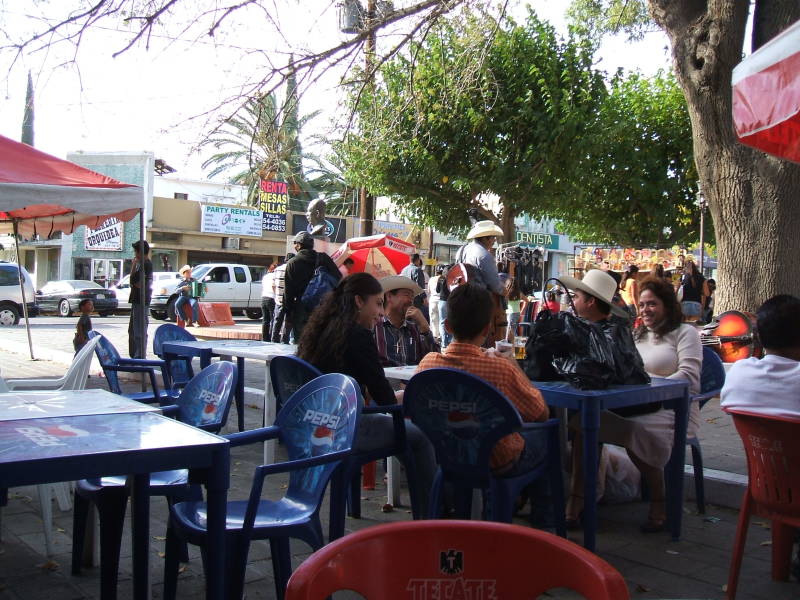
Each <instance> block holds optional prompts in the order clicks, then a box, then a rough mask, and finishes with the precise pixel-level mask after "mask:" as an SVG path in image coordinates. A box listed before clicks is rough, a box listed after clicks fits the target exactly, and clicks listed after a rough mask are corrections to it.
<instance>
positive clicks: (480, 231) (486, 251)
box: [456, 221, 504, 295]
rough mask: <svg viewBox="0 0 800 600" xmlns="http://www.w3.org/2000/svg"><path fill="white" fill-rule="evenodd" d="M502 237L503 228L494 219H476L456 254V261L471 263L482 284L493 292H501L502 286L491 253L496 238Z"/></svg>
mask: <svg viewBox="0 0 800 600" xmlns="http://www.w3.org/2000/svg"><path fill="white" fill-rule="evenodd" d="M499 237H503V230H502V229H500V228H499V227H498V226H497V224H496V223H495V222H494V221H478V222H477V223H475V225H474V226H473V227H472V229H470V230H469V233H468V234H467V239H468V240H470V243H468V244H467V245H466V246H463V247H462V248H461V249H460V250H459V251H458V253H457V254H456V261H457V262H463V263H466V264H468V265H472V266H473V267H475V268H476V269H478V271H479V272H480V274H481V279H482V282H483V284H484V285H485V286H486V287H487V288H488V289H489V290H490V291H492V292H494V293H495V294H501V295H502V294H503V292H504V290H503V286H502V284H501V283H500V278H499V277H498V275H497V264H496V262H495V258H494V255H493V254H492V253H491V249H492V246H494V243H495V242H496V241H497V238H499Z"/></svg>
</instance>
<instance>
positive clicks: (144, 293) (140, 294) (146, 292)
mask: <svg viewBox="0 0 800 600" xmlns="http://www.w3.org/2000/svg"><path fill="white" fill-rule="evenodd" d="M132 246H133V250H134V252H135V253H136V254H135V256H134V258H133V263H132V264H131V277H130V282H131V295H130V297H129V301H130V303H131V317H130V321H128V354H130V357H131V358H145V355H146V354H147V326H148V325H149V324H150V320H149V318H148V313H149V312H150V310H149V308H150V297H151V296H152V294H153V263H152V262H150V244H148V243H147V240H137V241H135V242H134V243H133V244H132ZM142 304H144V310H142Z"/></svg>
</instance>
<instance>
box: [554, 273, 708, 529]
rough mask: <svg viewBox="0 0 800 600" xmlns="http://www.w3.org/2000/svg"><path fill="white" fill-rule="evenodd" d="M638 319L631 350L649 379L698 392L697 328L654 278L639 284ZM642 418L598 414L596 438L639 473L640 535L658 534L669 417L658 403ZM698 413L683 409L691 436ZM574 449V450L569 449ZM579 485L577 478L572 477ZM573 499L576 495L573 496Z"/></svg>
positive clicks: (571, 509)
mask: <svg viewBox="0 0 800 600" xmlns="http://www.w3.org/2000/svg"><path fill="white" fill-rule="evenodd" d="M639 316H640V317H641V324H640V325H639V326H638V327H637V328H636V330H635V331H634V339H635V341H636V348H637V350H639V354H640V355H641V357H642V360H643V361H644V368H645V370H646V371H647V372H648V373H649V374H650V375H651V376H652V377H664V378H667V379H682V380H684V381H687V382H688V383H689V394H690V395H694V394H698V393H699V392H700V368H701V366H702V361H703V349H702V346H701V344H700V335H699V333H698V331H697V329H696V328H695V327H694V326H692V325H689V324H685V323H682V320H683V315H682V312H681V306H680V303H679V302H678V298H677V297H676V295H675V290H674V289H673V287H672V285H671V284H670V283H669V282H668V281H666V280H664V279H658V278H655V277H648V278H647V279H644V280H643V281H641V282H639ZM640 410H642V411H647V412H643V413H642V414H630V412H628V413H627V414H624V415H620V414H614V413H613V412H608V411H604V412H603V413H601V417H600V432H599V434H600V440H601V441H603V442H608V443H611V444H616V445H618V446H623V447H624V448H625V449H626V450H627V451H628V456H630V458H631V460H632V461H633V463H634V464H635V465H636V466H637V468H638V469H639V470H640V471H641V472H642V476H643V477H644V478H645V481H647V485H648V487H649V489H650V497H651V501H650V512H649V515H648V519H647V521H646V522H645V523H644V524H643V525H642V531H643V532H645V533H653V532H657V531H663V530H664V528H665V521H666V508H665V503H664V466H665V465H666V464H667V461H668V460H669V457H670V454H671V452H672V441H673V436H674V430H675V414H674V412H673V411H672V410H671V409H665V408H663V407H662V406H661V404H660V403H656V404H653V405H647V406H646V407H644V408H642V409H640ZM699 426H700V414H699V409H698V407H697V404H696V403H692V405H691V406H690V409H689V431H688V434H689V435H696V434H697V430H698V428H699ZM573 451H574V450H573ZM578 479H579V480H581V481H580V485H581V486H582V485H583V482H582V479H583V477H582V474H579V477H578ZM575 480H576V477H575V475H574V474H573V481H572V483H573V485H572V491H573V495H572V496H571V497H570V503H569V505H568V508H567V521H568V524H577V518H578V517H577V515H578V514H579V512H578V509H579V508H582V507H578V506H577V505H578V504H579V503H577V502H575V500H576V497H575V496H576V494H575V492H577V493H578V494H579V493H580V489H582V488H579V487H578V486H577V485H575V484H576V481H575ZM578 498H579V497H578Z"/></svg>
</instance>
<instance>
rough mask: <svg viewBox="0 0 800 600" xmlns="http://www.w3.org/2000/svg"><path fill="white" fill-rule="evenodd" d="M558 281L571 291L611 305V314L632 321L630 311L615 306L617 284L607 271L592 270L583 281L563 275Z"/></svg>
mask: <svg viewBox="0 0 800 600" xmlns="http://www.w3.org/2000/svg"><path fill="white" fill-rule="evenodd" d="M558 279H559V281H561V282H562V283H563V284H564V285H566V286H567V288H569V289H571V290H581V291H582V292H586V293H587V294H589V295H590V296H594V297H595V298H598V299H600V300H602V301H603V302H605V303H606V304H609V305H610V306H611V312H612V313H614V314H615V315H617V316H618V317H623V318H625V319H630V316H631V315H630V314H629V313H628V311H626V310H625V309H624V308H622V307H620V306H617V305H616V304H614V294H615V293H616V291H617V282H616V281H614V278H613V277H612V276H611V275H609V274H608V273H606V272H605V271H601V270H600V269H592V270H591V271H589V272H588V273H586V275H584V276H583V279H575V278H574V277H570V276H569V275H562V276H560V277H559V278H558Z"/></svg>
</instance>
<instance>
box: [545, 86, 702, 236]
mask: <svg viewBox="0 0 800 600" xmlns="http://www.w3.org/2000/svg"><path fill="white" fill-rule="evenodd" d="M609 87H610V90H609V94H608V96H607V97H606V98H605V99H604V100H603V103H602V104H601V105H600V108H599V110H598V112H597V115H596V118H595V120H594V122H593V127H592V132H591V135H592V136H594V137H595V140H594V141H593V143H591V144H588V145H587V146H586V147H587V148H588V152H587V153H586V154H584V155H582V159H581V162H580V165H579V166H578V167H577V168H576V169H575V170H574V171H573V172H572V173H571V174H570V181H571V182H572V183H573V184H574V185H575V193H574V194H571V195H567V196H565V198H564V199H563V202H562V203H561V204H560V205H559V206H558V207H556V209H555V210H554V211H553V213H552V216H553V217H556V218H557V219H559V220H560V229H561V230H562V231H564V233H567V234H568V235H570V236H571V237H573V238H575V239H579V240H587V241H592V242H597V243H603V244H618V245H623V246H638V247H642V246H650V245H657V246H665V245H666V246H672V245H674V244H686V243H691V242H696V241H697V240H698V238H699V228H698V213H697V208H696V207H695V201H696V189H697V183H696V180H697V175H696V171H695V168H694V156H693V154H692V127H691V123H690V122H689V113H688V111H687V109H686V101H685V100H684V98H683V93H682V92H681V89H680V88H679V87H678V85H677V83H676V81H675V78H674V77H673V76H672V75H669V74H665V73H659V74H657V75H656V76H654V77H651V78H648V77H644V76H642V75H640V74H638V73H633V74H628V75H625V74H623V73H621V72H620V73H617V74H616V76H615V77H614V78H613V79H612V81H611V82H610V86H609ZM706 239H707V240H708V239H710V238H708V237H707V238H706Z"/></svg>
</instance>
